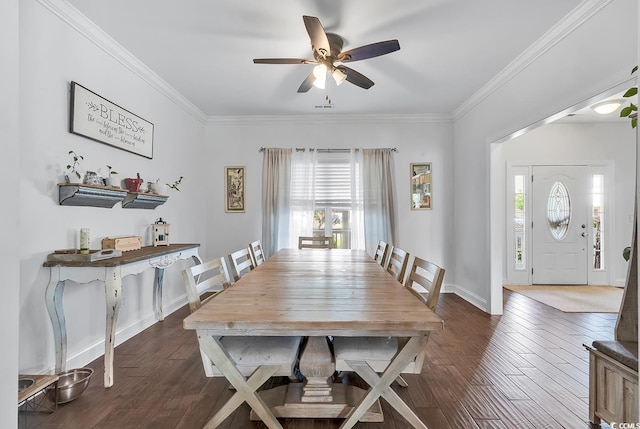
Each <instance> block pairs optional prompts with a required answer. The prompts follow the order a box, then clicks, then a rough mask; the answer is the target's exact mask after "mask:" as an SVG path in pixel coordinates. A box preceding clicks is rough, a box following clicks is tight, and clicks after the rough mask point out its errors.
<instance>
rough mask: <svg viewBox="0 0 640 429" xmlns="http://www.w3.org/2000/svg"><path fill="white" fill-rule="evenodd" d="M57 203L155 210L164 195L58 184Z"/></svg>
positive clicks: (163, 200)
mask: <svg viewBox="0 0 640 429" xmlns="http://www.w3.org/2000/svg"><path fill="white" fill-rule="evenodd" d="M58 191H59V196H58V198H59V199H58V201H59V203H60V205H61V206H88V207H104V208H111V207H113V206H115V205H116V203H118V202H122V207H123V208H126V209H151V210H152V209H155V208H156V207H158V206H159V205H161V204H164V203H165V202H166V201H167V199H169V197H168V196H166V195H157V194H149V193H142V192H129V191H127V190H126V189H122V188H112V187H107V186H97V185H85V184H80V183H58Z"/></svg>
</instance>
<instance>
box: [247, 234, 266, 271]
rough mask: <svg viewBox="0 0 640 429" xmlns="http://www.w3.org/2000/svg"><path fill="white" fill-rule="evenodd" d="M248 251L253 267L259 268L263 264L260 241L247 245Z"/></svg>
mask: <svg viewBox="0 0 640 429" xmlns="http://www.w3.org/2000/svg"><path fill="white" fill-rule="evenodd" d="M249 251H250V252H251V259H252V261H253V266H254V267H259V266H260V265H262V263H263V262H264V252H263V251H262V243H261V242H260V240H256V241H254V242H252V243H250V244H249Z"/></svg>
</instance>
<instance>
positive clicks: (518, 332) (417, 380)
mask: <svg viewBox="0 0 640 429" xmlns="http://www.w3.org/2000/svg"><path fill="white" fill-rule="evenodd" d="M504 297H505V305H504V315H503V316H490V315H488V314H486V313H483V312H482V311H480V310H478V309H477V308H475V307H474V306H472V305H471V304H468V303H467V302H465V301H464V300H462V299H461V298H459V297H457V296H455V295H453V294H443V295H442V296H441V298H440V302H439V305H438V309H437V313H438V314H439V315H441V316H442V317H443V318H444V319H445V321H446V325H445V329H444V330H443V331H439V332H435V333H434V334H433V335H432V336H431V340H430V343H429V347H430V350H429V354H428V357H427V362H426V364H425V366H424V370H423V372H422V374H420V375H408V376H405V379H406V380H407V382H408V383H409V387H408V388H401V387H399V386H397V385H395V384H394V389H395V390H396V391H397V392H398V393H399V395H400V396H401V397H402V398H403V400H405V401H406V402H407V403H408V404H409V405H410V406H411V407H412V408H413V409H414V410H416V412H417V414H418V415H419V416H420V418H421V419H422V420H423V421H424V422H425V423H426V424H427V426H429V428H430V429H490V428H491V429H499V428H502V429H507V428H508V429H515V428H517V429H523V428H568V429H574V428H590V427H592V426H591V425H590V424H589V423H588V422H587V421H588V414H587V413H588V398H589V383H588V353H587V351H586V350H585V349H584V347H583V346H582V344H583V343H589V344H590V343H591V341H593V340H594V339H598V340H601V339H612V337H613V328H614V325H615V320H616V316H617V315H616V314H602V313H595V314H584V313H573V314H571V313H563V312H560V311H558V310H555V309H553V308H551V307H548V306H546V305H544V304H541V303H539V302H537V301H533V300H531V299H529V298H526V297H525V296H523V295H519V294H517V293H513V292H510V291H505V294H504ZM187 314H188V308H187V307H186V306H185V307H183V308H182V309H180V310H179V311H177V312H175V313H173V314H171V315H170V316H168V317H167V318H166V319H165V321H164V322H159V323H156V324H155V325H153V326H152V327H150V328H149V329H147V330H145V331H144V332H142V333H140V334H139V335H137V336H135V337H134V338H132V339H130V340H129V341H127V342H125V343H124V344H122V345H120V346H118V347H117V348H116V352H115V368H114V371H115V384H114V386H113V387H112V388H110V389H105V388H103V387H102V368H103V361H102V359H98V360H96V361H94V362H92V363H91V364H90V365H88V366H90V367H91V368H93V369H94V370H95V374H94V377H93V379H92V380H91V382H90V385H89V387H88V388H87V390H86V391H85V392H84V393H83V395H82V396H81V397H80V398H79V399H77V400H75V401H73V402H71V403H68V404H64V405H60V406H59V407H58V410H57V411H56V412H55V413H53V414H49V415H31V414H29V415H20V416H19V420H20V422H21V427H27V426H28V427H33V428H38V429H62V428H65V429H76V428H77V429H90V428H118V429H125V428H149V429H163V428H167V429H169V428H171V429H173V428H181V429H197V428H201V427H203V425H204V423H205V422H206V421H207V420H208V419H209V418H210V417H211V416H212V415H213V414H215V412H216V411H217V410H218V409H219V408H220V407H221V406H222V405H223V404H224V402H225V401H226V400H227V399H229V398H230V397H231V395H232V393H233V392H232V391H231V390H229V388H228V386H229V385H228V383H227V382H226V381H225V380H224V379H222V378H211V379H208V378H206V377H205V376H204V372H203V369H202V362H201V360H200V354H199V352H198V347H197V340H196V337H195V334H194V332H193V331H185V330H184V329H182V319H183V318H184V317H186V316H187ZM382 405H383V410H384V413H385V422H384V423H358V424H357V425H356V428H358V429H400V428H407V427H409V426H408V424H407V422H406V421H405V420H404V419H403V418H402V416H400V415H399V414H397V413H396V412H395V411H394V410H392V409H391V408H390V407H389V406H388V405H387V404H386V403H385V402H384V400H382ZM281 422H282V424H283V426H284V428H287V429H333V428H338V427H339V425H340V420H293V419H292V420H282V421H281ZM221 427H222V428H227V429H244V428H254V429H264V428H266V426H265V425H264V424H262V423H260V422H257V423H255V422H254V423H252V422H249V408H248V406H247V405H246V404H244V405H243V406H242V407H241V408H240V409H239V410H238V411H236V412H235V413H234V414H232V415H231V416H230V417H229V418H228V419H227V420H226V421H225V422H224V424H223V425H222V426H221ZM593 427H597V428H599V427H600V426H593ZM602 427H603V428H609V426H607V425H605V424H603V425H602Z"/></svg>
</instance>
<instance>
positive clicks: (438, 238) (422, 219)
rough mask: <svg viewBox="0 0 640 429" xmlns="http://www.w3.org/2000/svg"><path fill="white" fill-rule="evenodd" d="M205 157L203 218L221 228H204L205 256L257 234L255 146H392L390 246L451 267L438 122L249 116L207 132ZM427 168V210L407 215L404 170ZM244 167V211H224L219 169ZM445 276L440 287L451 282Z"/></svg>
mask: <svg viewBox="0 0 640 429" xmlns="http://www.w3.org/2000/svg"><path fill="white" fill-rule="evenodd" d="M207 140H208V143H207V147H206V151H205V158H206V159H208V160H210V161H209V162H210V165H209V168H208V170H209V171H210V172H211V177H212V179H213V180H210V181H208V182H207V183H208V187H207V190H206V193H207V195H211V196H214V197H213V198H212V199H210V200H209V201H208V202H207V213H209V214H210V216H212V217H215V218H216V219H220V221H221V222H220V223H213V222H208V223H207V243H208V249H207V250H208V252H209V254H208V255H207V257H209V258H213V257H215V256H219V255H223V254H228V253H229V252H231V251H233V250H236V249H239V248H241V247H245V246H247V245H248V243H249V242H250V241H253V240H255V239H256V238H259V237H260V235H261V225H262V214H261V186H262V185H261V183H262V154H261V153H259V152H258V150H259V148H260V147H293V148H295V147H305V148H310V147H312V148H351V147H362V148H376V147H395V148H397V149H398V152H397V153H396V154H395V158H394V161H395V168H396V172H395V173H396V174H395V179H396V189H397V203H398V226H399V237H398V242H397V243H396V245H398V246H400V247H402V248H404V249H405V250H407V251H408V252H410V253H411V254H412V255H419V256H420V257H422V258H427V259H430V260H433V261H434V262H436V263H439V264H442V265H443V266H444V267H446V268H449V267H451V266H452V265H453V264H454V263H455V261H454V258H453V248H452V246H451V240H450V237H451V235H452V230H453V223H452V216H451V213H452V212H453V205H452V203H453V196H452V190H453V187H452V184H453V175H452V172H453V168H452V164H451V155H452V145H451V142H452V127H451V124H450V123H449V122H446V121H442V120H440V121H439V122H431V121H427V120H424V119H423V120H422V121H421V120H415V121H401V120H398V118H394V119H393V120H389V119H388V118H384V117H381V118H373V119H369V120H363V119H362V118H349V117H338V118H326V117H325V118H323V119H319V118H315V119H314V118H308V119H306V120H301V119H299V118H298V119H296V118H284V119H283V118H280V119H276V118H254V119H253V120H251V119H245V120H237V121H229V120H227V121H222V120H221V121H217V122H215V123H211V124H210V125H209V126H208V133H207ZM412 162H431V163H432V166H433V198H432V203H433V209H432V210H421V211H414V210H410V196H409V164H410V163H412ZM225 165H227V166H231V165H242V166H246V168H247V169H246V175H247V184H246V198H247V201H246V206H247V212H246V213H242V214H238V213H224V185H223V182H222V180H219V178H222V175H223V167H224V166H225ZM451 273H452V274H451V277H449V272H447V277H446V278H445V283H447V282H449V281H452V280H451V279H452V277H453V270H451Z"/></svg>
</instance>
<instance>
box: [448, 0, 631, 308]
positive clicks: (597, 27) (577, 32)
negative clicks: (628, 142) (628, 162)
mask: <svg viewBox="0 0 640 429" xmlns="http://www.w3.org/2000/svg"><path fill="white" fill-rule="evenodd" d="M604 4H605V6H604V7H603V8H602V9H601V10H599V11H598V12H597V14H595V15H594V16H591V17H590V18H589V19H587V20H585V21H584V22H581V23H580V25H579V26H577V27H576V28H575V29H574V30H573V31H572V32H571V33H569V34H568V35H567V36H566V37H564V38H562V39H561V40H559V41H558V42H557V43H556V44H553V45H551V46H548V47H545V48H544V49H541V50H540V52H539V55H538V56H537V57H536V58H535V60H534V61H533V62H531V63H529V64H527V65H526V67H524V68H522V69H521V70H516V71H514V73H513V75H512V76H511V77H509V79H507V80H506V81H505V82H504V84H503V85H501V86H500V87H499V88H496V89H495V90H494V91H493V92H491V93H489V94H487V95H486V97H484V98H483V99H482V100H479V101H478V102H477V103H476V104H475V105H474V106H472V107H471V108H470V109H468V110H466V111H465V112H463V113H461V114H460V115H459V116H458V117H457V118H456V122H455V134H454V139H455V149H454V166H455V188H454V198H455V200H454V205H455V208H456V209H455V225H456V229H455V244H454V246H455V249H456V255H457V258H458V263H457V264H456V273H455V279H456V282H458V285H459V287H460V288H461V291H462V292H463V293H464V295H465V296H466V297H467V299H469V300H471V301H472V302H474V303H476V305H478V306H479V307H481V308H485V309H487V310H488V311H491V312H493V313H499V312H501V295H500V294H501V292H500V289H499V283H500V282H501V278H500V277H501V276H500V273H501V272H502V270H501V269H492V264H499V265H501V264H502V261H501V258H491V257H490V255H491V253H492V250H493V249H492V247H493V246H501V244H500V243H501V237H500V235H498V236H496V237H494V238H493V239H492V240H490V236H491V235H490V232H491V228H494V224H492V223H490V212H491V209H492V207H491V205H490V203H489V201H490V198H491V196H492V195H491V192H490V182H489V171H490V169H489V167H490V162H489V158H490V153H489V143H490V142H491V141H494V140H497V139H498V138H500V137H503V136H506V135H508V134H510V133H513V132H515V131H518V130H520V129H523V128H525V127H527V126H529V125H530V124H534V123H536V122H538V121H540V120H542V119H543V118H546V117H549V116H551V115H553V114H554V113H556V112H559V111H562V110H564V109H566V108H568V107H570V106H574V105H576V104H578V103H579V102H581V101H583V100H585V99H587V98H589V97H591V96H593V95H595V94H600V93H602V92H604V91H606V90H608V89H609V88H612V87H614V86H616V85H618V84H620V83H621V82H623V81H624V80H625V79H628V78H629V73H630V71H631V68H632V67H633V66H634V65H636V64H637V56H636V51H637V45H636V44H637V25H638V23H637V16H638V14H637V2H635V1H633V0H622V1H612V2H608V3H607V2H604ZM498 209H499V207H498ZM499 228H500V227H499ZM499 228H498V229H499ZM491 273H493V274H494V276H493V281H494V286H495V285H497V286H498V289H496V291H495V293H494V295H499V296H497V297H498V298H499V305H498V303H497V301H493V300H492V296H491V292H490V290H491V285H492V276H491ZM496 273H497V277H498V278H496V275H495V274H496ZM494 298H495V296H494Z"/></svg>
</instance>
